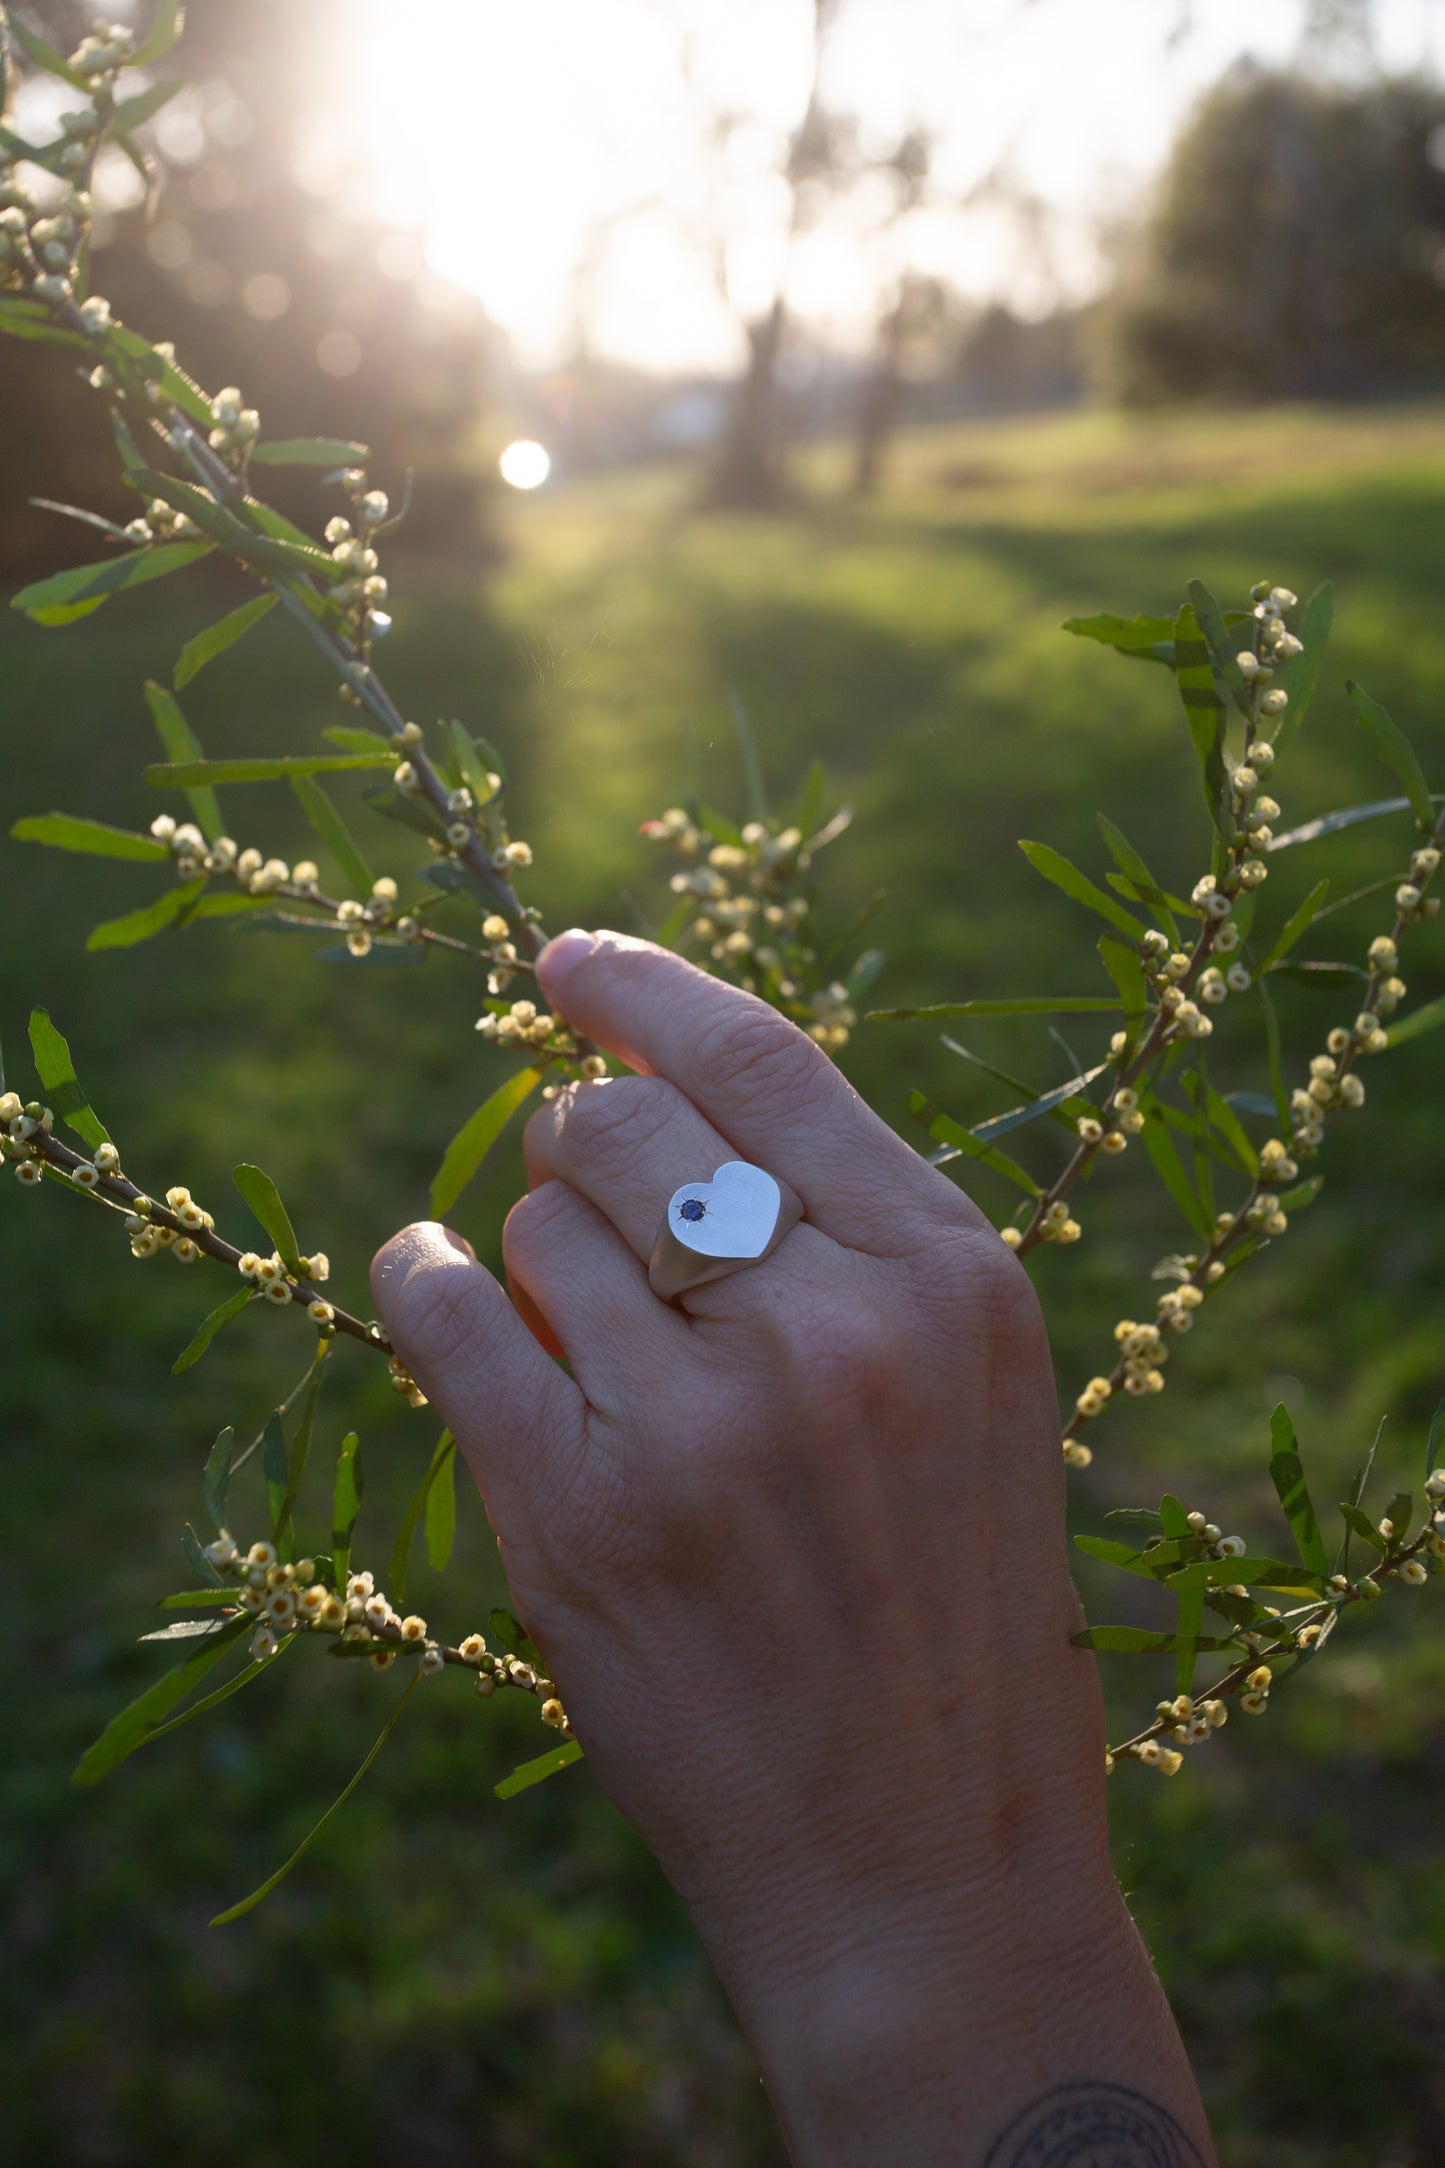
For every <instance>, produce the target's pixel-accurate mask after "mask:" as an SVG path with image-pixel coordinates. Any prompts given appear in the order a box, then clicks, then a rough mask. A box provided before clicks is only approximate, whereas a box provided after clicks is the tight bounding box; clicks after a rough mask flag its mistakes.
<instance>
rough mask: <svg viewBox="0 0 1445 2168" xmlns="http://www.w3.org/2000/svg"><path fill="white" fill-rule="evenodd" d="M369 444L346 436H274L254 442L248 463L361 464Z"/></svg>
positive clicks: (271, 464) (367, 452)
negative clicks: (265, 441)
mask: <svg viewBox="0 0 1445 2168" xmlns="http://www.w3.org/2000/svg"><path fill="white" fill-rule="evenodd" d="M370 457H371V451H370V448H369V446H367V445H365V444H353V443H352V442H351V441H350V439H349V438H347V437H277V438H275V439H274V441H272V442H270V443H267V444H258V445H256V446H255V447H254V448H253V450H252V452H251V464H252V465H253V466H260V467H364V466H365V465H366V462H367V461H368V460H369V459H370Z"/></svg>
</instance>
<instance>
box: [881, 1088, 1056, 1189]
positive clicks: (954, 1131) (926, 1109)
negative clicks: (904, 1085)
mask: <svg viewBox="0 0 1445 2168" xmlns="http://www.w3.org/2000/svg"><path fill="white" fill-rule="evenodd" d="M908 1111H909V1113H910V1114H912V1115H915V1116H916V1117H917V1118H918V1120H919V1121H921V1122H922V1123H923V1125H924V1127H925V1128H926V1129H927V1131H928V1134H929V1135H930V1136H931V1137H932V1138H933V1139H934V1140H935V1142H937V1143H939V1144H942V1145H945V1146H947V1148H948V1149H947V1150H946V1152H943V1153H940V1154H939V1155H938V1156H937V1158H936V1159H935V1160H934V1164H935V1166H943V1165H945V1164H946V1163H947V1161H948V1160H949V1159H952V1158H955V1157H957V1156H958V1155H960V1154H961V1155H962V1156H964V1157H965V1158H968V1159H976V1160H978V1161H980V1162H981V1164H982V1165H984V1166H985V1167H992V1169H993V1171H994V1173H995V1174H1001V1175H1003V1176H1004V1177H1005V1179H1006V1180H1008V1181H1010V1182H1015V1183H1017V1185H1018V1187H1019V1188H1020V1189H1021V1190H1022V1191H1023V1192H1024V1194H1025V1195H1026V1196H1029V1197H1041V1196H1042V1195H1043V1191H1042V1190H1041V1189H1040V1188H1039V1185H1038V1183H1037V1182H1036V1181H1035V1180H1034V1178H1033V1176H1032V1175H1031V1174H1030V1173H1029V1172H1028V1171H1027V1169H1026V1168H1023V1167H1021V1166H1020V1165H1019V1163H1018V1161H1017V1160H1016V1159H1010V1157H1009V1155H1008V1154H1007V1152H1001V1151H999V1149H998V1148H997V1146H996V1145H992V1144H986V1143H985V1142H984V1141H983V1139H982V1138H981V1137H976V1136H975V1135H974V1133H973V1131H972V1130H971V1129H965V1127H964V1126H963V1124H962V1122H956V1121H954V1120H953V1119H952V1117H951V1116H950V1115H947V1114H941V1113H940V1112H939V1111H938V1109H937V1107H935V1106H933V1105H932V1104H931V1103H930V1101H929V1100H928V1099H927V1098H925V1096H924V1094H923V1093H922V1092H917V1091H915V1092H910V1093H909V1095H908Z"/></svg>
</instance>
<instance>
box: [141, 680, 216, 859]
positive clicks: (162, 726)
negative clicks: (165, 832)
mask: <svg viewBox="0 0 1445 2168" xmlns="http://www.w3.org/2000/svg"><path fill="white" fill-rule="evenodd" d="M145 696H146V704H147V706H148V707H149V709H150V711H151V720H152V722H153V723H154V724H155V726H156V736H157V737H158V738H159V739H160V741H161V744H162V745H163V746H164V747H165V750H166V751H167V752H168V753H169V754H170V756H171V759H172V760H199V759H200V758H201V741H200V739H199V738H198V737H197V736H196V734H195V732H194V731H193V730H192V728H191V726H190V724H189V723H188V722H187V721H186V718H185V716H184V715H183V714H182V713H181V707H180V702H179V701H178V700H177V699H176V698H175V695H174V694H173V693H168V692H167V691H166V688H165V686H164V685H157V684H156V682H155V680H154V678H147V679H146V686H145ZM186 797H187V799H188V800H189V802H190V808H191V811H192V812H193V813H194V814H195V816H196V823H197V826H198V827H199V828H200V831H201V833H202V835H203V836H204V837H205V839H206V841H207V842H208V843H214V842H215V840H216V838H217V836H219V835H224V833H225V827H224V824H223V822H222V820H221V807H220V803H219V801H218V799H217V797H216V794H215V792H214V791H213V790H210V789H207V788H204V787H202V788H201V789H198V790H188V791H187V792H186Z"/></svg>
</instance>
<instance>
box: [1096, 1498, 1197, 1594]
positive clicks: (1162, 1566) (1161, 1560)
mask: <svg viewBox="0 0 1445 2168" xmlns="http://www.w3.org/2000/svg"><path fill="white" fill-rule="evenodd" d="M1120 1517H1121V1516H1119V1515H1117V1514H1112V1513H1111V1514H1109V1515H1108V1516H1107V1518H1108V1519H1110V1520H1116V1519H1118V1518H1120ZM1151 1520H1152V1525H1153V1526H1154V1527H1156V1528H1157V1527H1158V1526H1159V1524H1160V1523H1159V1515H1158V1514H1157V1513H1155V1514H1153V1515H1152V1516H1151ZM1074 1542H1075V1545H1076V1546H1077V1548H1078V1549H1079V1550H1081V1551H1083V1552H1084V1553H1085V1555H1086V1556H1087V1557H1089V1558H1098V1559H1101V1560H1102V1561H1103V1563H1104V1564H1105V1565H1106V1566H1117V1567H1118V1568H1119V1570H1120V1571H1121V1572H1122V1573H1133V1574H1137V1575H1138V1576H1139V1577H1140V1579H1141V1580H1145V1581H1163V1580H1166V1579H1167V1578H1168V1577H1169V1575H1170V1574H1171V1573H1174V1572H1176V1571H1177V1570H1178V1569H1179V1567H1180V1566H1181V1565H1183V1564H1186V1563H1188V1562H1189V1561H1190V1560H1192V1559H1193V1557H1194V1555H1195V1553H1196V1552H1197V1551H1198V1549H1199V1542H1198V1538H1197V1537H1195V1536H1193V1535H1191V1534H1188V1533H1186V1534H1185V1536H1184V1537H1183V1538H1182V1539H1180V1538H1171V1539H1170V1540H1169V1541H1168V1542H1166V1543H1156V1544H1155V1545H1154V1547H1153V1549H1152V1550H1148V1551H1141V1550H1139V1549H1137V1548H1136V1546H1135V1545H1133V1544H1132V1543H1114V1542H1111V1541H1110V1540H1109V1538H1108V1537H1106V1536H1075V1538H1074Z"/></svg>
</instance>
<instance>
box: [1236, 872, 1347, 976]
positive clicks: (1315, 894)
mask: <svg viewBox="0 0 1445 2168" xmlns="http://www.w3.org/2000/svg"><path fill="white" fill-rule="evenodd" d="M1329 892H1330V884H1329V882H1328V880H1324V881H1317V882H1316V883H1315V885H1314V887H1313V888H1312V889H1311V890H1310V892H1309V894H1308V895H1307V896H1306V897H1305V900H1304V902H1303V903H1302V904H1301V905H1300V907H1299V909H1298V910H1297V911H1296V912H1295V913H1294V914H1293V916H1292V917H1290V918H1288V919H1286V921H1285V923H1284V925H1283V926H1281V928H1280V930H1279V932H1278V933H1277V934H1276V935H1275V937H1274V939H1273V941H1272V942H1271V943H1270V945H1269V947H1268V948H1267V949H1266V950H1265V953H1264V955H1263V956H1262V957H1261V958H1260V961H1259V967H1258V970H1257V971H1256V973H1255V976H1256V977H1258V976H1259V974H1260V972H1264V971H1268V970H1270V969H1271V968H1272V967H1273V966H1274V965H1275V964H1277V963H1278V962H1279V960H1280V958H1281V957H1282V956H1287V955H1288V954H1289V951H1290V950H1291V949H1292V948H1293V947H1294V945H1295V943H1296V941H1298V940H1299V939H1300V938H1301V936H1302V935H1304V934H1306V933H1308V931H1309V929H1310V927H1311V926H1312V925H1313V923H1314V921H1315V920H1316V919H1317V918H1318V916H1319V913H1320V906H1321V904H1322V903H1323V902H1324V900H1325V897H1326V896H1327V895H1328V894H1329Z"/></svg>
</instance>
